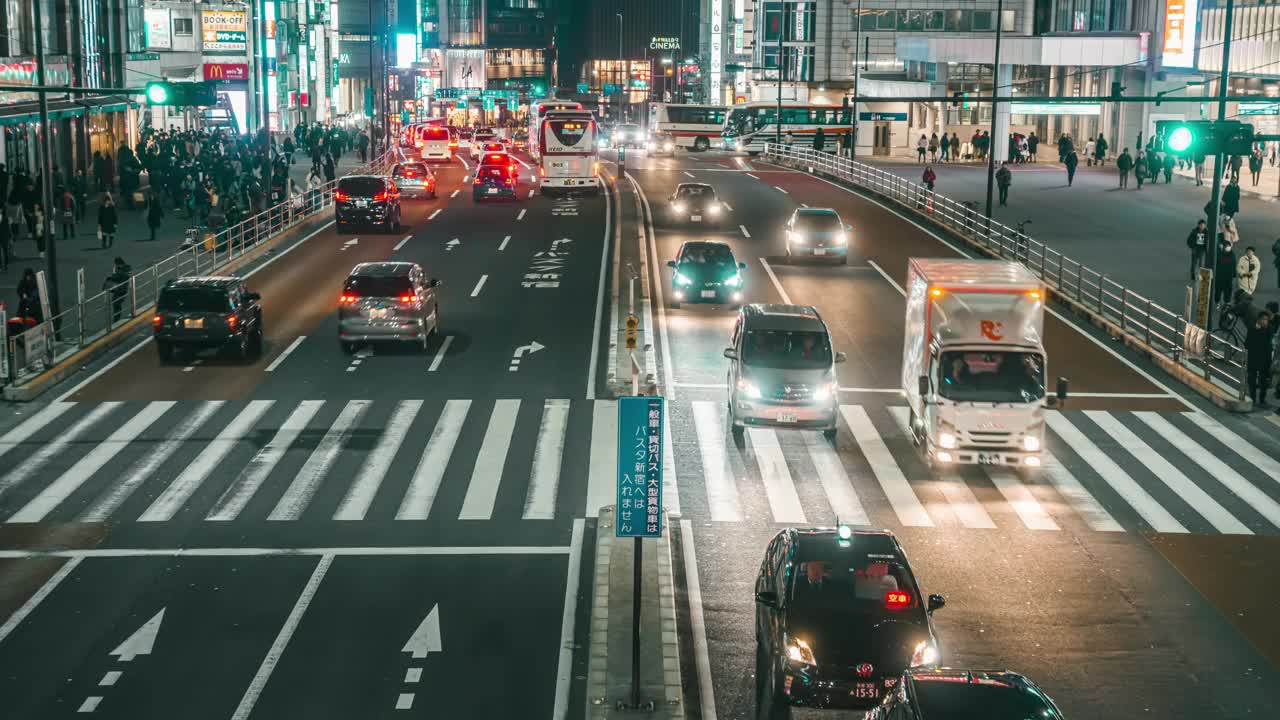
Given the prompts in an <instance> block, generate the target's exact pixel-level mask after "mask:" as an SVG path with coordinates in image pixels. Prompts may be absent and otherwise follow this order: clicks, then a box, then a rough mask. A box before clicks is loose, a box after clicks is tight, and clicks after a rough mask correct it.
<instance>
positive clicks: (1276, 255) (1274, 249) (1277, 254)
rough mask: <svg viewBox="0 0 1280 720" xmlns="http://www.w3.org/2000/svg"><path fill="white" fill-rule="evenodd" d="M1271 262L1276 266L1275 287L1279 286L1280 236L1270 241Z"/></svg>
mask: <svg viewBox="0 0 1280 720" xmlns="http://www.w3.org/2000/svg"><path fill="white" fill-rule="evenodd" d="M1271 264H1272V265H1274V266H1275V268H1276V287H1277V288H1280V238H1276V241H1275V242H1273V243H1271Z"/></svg>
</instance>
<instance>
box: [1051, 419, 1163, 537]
mask: <svg viewBox="0 0 1280 720" xmlns="http://www.w3.org/2000/svg"><path fill="white" fill-rule="evenodd" d="M1045 422H1046V423H1048V425H1049V428H1050V429H1051V430H1053V431H1054V432H1055V433H1057V434H1058V437H1060V438H1062V440H1063V441H1064V442H1066V444H1067V445H1068V446H1069V447H1070V448H1071V449H1072V450H1074V451H1075V453H1076V454H1077V455H1079V456H1080V457H1081V459H1083V460H1084V461H1085V462H1086V463H1088V464H1089V466H1090V467H1091V468H1093V471H1094V472H1096V473H1098V475H1099V477H1101V478H1102V479H1103V480H1104V481H1105V482H1106V483H1107V484H1108V485H1110V486H1111V487H1112V488H1113V489H1114V490H1115V491H1116V493H1117V494H1119V495H1120V498H1121V499H1123V500H1124V501H1125V502H1127V503H1129V505H1130V507H1132V508H1133V509H1134V510H1136V511H1137V512H1138V514H1139V515H1141V516H1142V517H1143V519H1144V520H1146V521H1147V524H1148V525H1150V526H1151V527H1152V529H1154V530H1156V531H1157V532H1177V533H1184V532H1187V529H1186V528H1185V527H1183V525H1182V523H1180V522H1178V520H1177V519H1176V518H1174V517H1173V515H1170V514H1169V511H1168V510H1165V509H1164V507H1162V506H1161V505H1160V503H1159V502H1157V501H1156V499H1155V498H1153V497H1151V495H1149V494H1148V493H1147V491H1146V490H1143V489H1142V486H1140V485H1138V483H1136V482H1134V479H1133V478H1132V477H1130V476H1129V473H1127V472H1125V471H1124V470H1123V469H1122V468H1121V467H1120V466H1119V465H1117V464H1116V463H1115V461H1113V460H1112V459H1111V457H1110V456H1109V455H1108V454H1107V453H1105V452H1103V451H1102V449H1101V448H1099V447H1098V446H1097V445H1095V444H1093V441H1092V440H1090V439H1089V438H1087V437H1085V434H1084V433H1083V432H1080V430H1079V428H1077V427H1076V426H1075V425H1072V424H1071V421H1070V420H1068V419H1067V418H1066V416H1065V415H1063V414H1062V413H1055V412H1051V413H1046V414H1045Z"/></svg>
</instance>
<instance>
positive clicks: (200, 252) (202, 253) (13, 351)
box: [5, 151, 397, 385]
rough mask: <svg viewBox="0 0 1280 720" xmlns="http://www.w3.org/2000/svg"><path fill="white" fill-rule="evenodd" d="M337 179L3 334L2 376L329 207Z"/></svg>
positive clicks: (381, 159) (67, 351)
mask: <svg viewBox="0 0 1280 720" xmlns="http://www.w3.org/2000/svg"><path fill="white" fill-rule="evenodd" d="M396 160H397V157H396V153H395V152H394V151H391V152H388V153H385V154H383V155H380V156H378V157H376V158H374V159H373V160H371V161H369V162H368V163H365V164H363V165H361V166H359V167H357V168H355V169H353V170H352V171H351V172H349V173H347V174H348V175H351V174H360V173H382V172H386V171H387V168H388V166H389V165H390V164H391V163H394V162H396ZM337 183H338V181H337V180H334V181H333V182H329V183H325V184H324V185H322V186H320V187H319V188H316V189H315V190H303V191H302V192H300V193H299V194H297V195H295V196H294V197H292V198H289V199H287V200H285V201H283V202H281V203H279V204H277V205H274V206H272V207H270V208H267V209H266V210H263V211H262V212H260V213H258V214H256V215H254V216H252V217H250V218H247V219H245V220H243V221H241V222H239V223H237V224H235V225H232V226H230V227H227V228H225V229H223V230H221V231H220V232H218V233H216V234H215V233H207V234H206V233H202V232H197V237H196V238H195V242H194V244H192V245H190V246H189V247H185V248H183V249H181V250H179V251H178V252H176V253H174V254H173V255H170V256H169V257H166V258H164V259H162V260H160V261H158V262H156V263H155V264H153V265H150V266H148V267H145V268H143V269H141V270H139V271H137V272H135V273H133V274H132V275H131V276H130V277H129V280H128V281H127V282H123V283H121V284H119V285H115V286H111V287H106V288H104V289H103V290H102V291H101V292H98V293H97V294H94V295H91V296H88V297H86V298H85V299H84V300H83V301H82V302H77V303H75V304H74V305H72V306H71V307H70V308H67V309H66V310H63V311H62V312H61V313H60V314H58V315H55V316H53V317H51V318H48V319H47V320H45V321H44V322H42V323H40V324H39V325H36V326H34V327H30V328H27V329H26V330H25V331H24V332H22V333H21V334H16V335H10V336H7V339H8V342H7V343H6V344H7V347H6V348H5V352H6V353H7V355H8V358H7V359H8V363H7V368H8V377H7V378H6V380H7V381H8V383H9V384H12V385H24V384H26V383H28V382H31V381H32V380H34V379H36V378H37V377H39V376H40V375H41V374H42V373H44V372H46V371H48V370H49V369H50V368H52V367H53V366H54V365H56V364H57V363H58V362H60V361H62V360H64V359H66V358H67V357H70V356H71V355H73V354H75V353H76V352H78V351H80V350H81V349H83V348H85V347H87V346H88V345H90V344H92V343H94V342H96V341H98V340H99V339H101V338H103V337H104V336H106V335H107V334H109V333H111V332H112V331H113V330H115V329H116V328H118V327H120V326H122V325H125V324H127V323H128V322H130V321H131V320H133V319H134V318H136V317H138V316H139V315H144V314H146V313H148V312H150V310H151V308H152V307H154V306H155V303H156V300H157V298H158V297H159V294H160V289H161V288H162V287H164V284H165V283H167V282H168V281H169V280H172V279H174V278H180V277H186V276H190V275H209V274H213V273H216V272H218V271H219V270H220V269H222V268H223V267H225V266H226V265H227V264H228V263H230V262H231V261H233V260H236V259H238V258H240V257H243V256H244V255H245V254H246V253H248V252H250V251H252V250H253V249H254V248H256V247H258V246H260V245H261V244H263V243H264V242H266V241H267V240H269V239H271V238H273V237H275V236H276V235H279V234H280V233H282V232H284V231H286V230H289V229H291V228H293V227H296V226H298V225H300V224H302V223H304V222H306V221H308V220H310V219H311V218H313V217H314V216H315V215H317V214H318V213H320V212H323V211H324V210H328V209H329V208H332V207H333V191H334V189H335V187H336V186H337ZM188 233H190V231H188ZM189 236H190V235H189V234H188V237H189Z"/></svg>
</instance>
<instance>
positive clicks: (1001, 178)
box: [996, 162, 1013, 207]
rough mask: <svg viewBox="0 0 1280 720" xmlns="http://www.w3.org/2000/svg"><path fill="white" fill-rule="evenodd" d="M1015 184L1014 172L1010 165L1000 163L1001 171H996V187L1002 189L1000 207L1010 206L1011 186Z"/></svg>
mask: <svg viewBox="0 0 1280 720" xmlns="http://www.w3.org/2000/svg"><path fill="white" fill-rule="evenodd" d="M1012 184H1013V172H1012V171H1010V170H1009V163H1007V162H1002V163H1000V169H999V170H997V171H996V185H998V186H999V188H1000V207H1005V206H1006V205H1008V204H1009V186H1010V185H1012Z"/></svg>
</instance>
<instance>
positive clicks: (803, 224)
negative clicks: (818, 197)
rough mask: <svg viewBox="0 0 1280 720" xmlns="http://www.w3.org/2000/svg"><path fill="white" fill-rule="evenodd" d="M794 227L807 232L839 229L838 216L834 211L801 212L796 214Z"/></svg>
mask: <svg viewBox="0 0 1280 720" xmlns="http://www.w3.org/2000/svg"><path fill="white" fill-rule="evenodd" d="M796 229H797V230H808V231H809V232H831V231H834V230H839V229H840V216H839V215H836V214H835V213H801V214H799V215H797V216H796Z"/></svg>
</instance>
